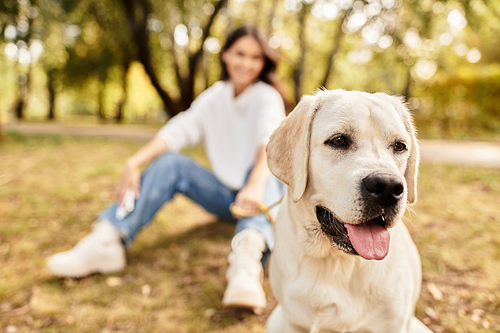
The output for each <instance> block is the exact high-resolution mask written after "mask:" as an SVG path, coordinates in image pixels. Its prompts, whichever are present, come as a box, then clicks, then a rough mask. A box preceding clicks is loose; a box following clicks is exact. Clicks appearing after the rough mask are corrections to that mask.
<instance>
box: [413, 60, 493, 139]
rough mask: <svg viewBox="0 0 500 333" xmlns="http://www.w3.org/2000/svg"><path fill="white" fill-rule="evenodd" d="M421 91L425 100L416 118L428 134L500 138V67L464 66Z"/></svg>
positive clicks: (421, 130) (425, 134) (419, 125)
mask: <svg viewBox="0 0 500 333" xmlns="http://www.w3.org/2000/svg"><path fill="white" fill-rule="evenodd" d="M419 95H420V96H424V97H423V98H422V101H423V104H422V106H421V107H420V108H419V109H418V110H417V112H416V113H415V119H416V122H417V127H418V128H419V131H420V133H421V134H422V135H423V136H424V137H447V138H482V139H485V138H490V139H495V138H496V139H498V138H499V134H500V112H499V110H498V105H500V67H498V66H490V68H489V70H488V71H487V72H486V73H477V72H476V71H475V69H474V68H464V70H462V71H459V72H458V73H456V74H455V75H453V76H446V77H441V78H440V79H439V80H437V81H436V82H435V83H434V84H433V85H432V86H430V87H427V88H425V89H424V90H423V91H422V92H421V93H420V94H419Z"/></svg>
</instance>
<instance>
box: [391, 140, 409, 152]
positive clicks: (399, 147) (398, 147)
mask: <svg viewBox="0 0 500 333" xmlns="http://www.w3.org/2000/svg"><path fill="white" fill-rule="evenodd" d="M394 150H395V151H405V150H406V145H405V144H404V143H402V142H396V143H395V144H394Z"/></svg>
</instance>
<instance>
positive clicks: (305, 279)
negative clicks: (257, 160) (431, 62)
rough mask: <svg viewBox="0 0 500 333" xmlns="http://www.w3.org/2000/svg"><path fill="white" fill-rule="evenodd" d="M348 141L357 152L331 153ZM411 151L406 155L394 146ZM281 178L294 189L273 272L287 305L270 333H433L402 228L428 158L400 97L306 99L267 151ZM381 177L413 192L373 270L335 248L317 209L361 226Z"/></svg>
mask: <svg viewBox="0 0 500 333" xmlns="http://www.w3.org/2000/svg"><path fill="white" fill-rule="evenodd" d="M338 133H340V134H345V133H348V134H349V135H350V137H352V141H353V142H352V145H351V146H350V147H349V149H347V150H338V149H335V148H334V147H333V148H332V147H331V146H329V145H327V144H325V142H326V141H327V140H328V139H329V138H331V137H332V136H333V135H335V134H338ZM395 140H400V141H402V142H404V143H405V144H406V146H407V150H406V151H404V152H402V153H397V152H396V151H395V150H394V141H395ZM267 154H268V164H269V168H270V169H271V171H272V173H273V174H274V175H275V176H276V177H277V178H278V179H280V180H282V181H283V182H284V183H285V184H287V185H288V187H287V193H286V195H285V198H284V200H283V202H282V204H281V207H280V210H279V213H278V217H277V221H276V229H275V233H276V245H275V248H274V249H273V252H272V255H271V262H270V282H271V287H272V290H273V292H274V295H275V296H276V298H277V300H278V303H279V304H278V306H277V308H276V309H275V310H274V311H273V313H272V315H271V316H270V318H269V320H268V324H267V331H268V332H269V333H294V332H381V333H397V332H430V330H429V329H428V328H427V327H425V326H424V325H423V324H422V323H421V322H420V321H419V320H418V319H416V318H415V317H414V310H415V304H416V302H417V299H418V296H419V293H420V285H421V265H420V258H419V255H418V252H417V249H416V247H415V245H414V243H413V241H412V239H411V237H410V235H409V233H408V231H407V229H406V227H405V226H404V224H403V223H402V222H400V221H398V220H400V219H401V217H402V215H403V213H404V210H405V207H406V202H408V203H413V202H415V200H416V178H417V167H418V161H419V150H418V145H417V141H416V139H415V132H414V128H413V125H412V119H411V117H410V115H409V113H408V111H407V108H406V106H405V105H404V103H403V102H402V100H401V99H400V98H398V97H393V96H389V95H386V94H382V93H377V94H369V93H363V92H348V91H344V90H333V91H320V92H318V93H316V94H315V95H314V96H304V97H303V98H302V100H301V102H300V103H299V104H298V105H297V107H296V108H295V110H294V111H293V112H292V113H291V114H290V115H289V116H288V117H287V118H286V119H285V120H284V121H283V122H282V124H281V125H280V127H279V128H278V129H277V130H276V131H275V132H274V134H273V135H272V137H271V139H270V142H269V144H268V148H267ZM373 172H383V173H389V174H392V175H396V176H397V177H399V178H400V179H401V180H402V183H403V184H404V194H403V196H404V197H403V198H402V199H401V200H400V202H399V203H398V205H397V216H395V218H394V219H393V220H392V221H388V227H389V228H390V229H389V232H390V235H391V241H390V247H389V253H388V255H387V256H386V257H385V259H383V260H380V261H374V260H365V259H363V258H361V257H360V256H356V255H351V254H347V253H345V252H343V251H341V250H338V249H336V248H335V247H334V246H332V243H331V241H330V239H329V238H328V236H327V235H326V234H325V233H323V232H322V230H321V226H320V223H319V222H318V219H317V217H316V213H315V207H316V206H317V205H322V206H324V207H326V208H328V209H329V210H330V211H332V212H334V214H335V215H336V216H337V217H338V218H339V220H341V221H342V222H345V223H351V224H356V223H361V222H363V221H361V220H360V219H361V218H362V216H363V213H364V212H363V211H362V210H363V209H362V207H363V205H361V204H360V200H362V198H361V197H360V193H359V192H360V191H359V188H360V186H359V184H360V182H361V181H362V179H363V178H364V177H366V176H367V175H369V174H370V173H373Z"/></svg>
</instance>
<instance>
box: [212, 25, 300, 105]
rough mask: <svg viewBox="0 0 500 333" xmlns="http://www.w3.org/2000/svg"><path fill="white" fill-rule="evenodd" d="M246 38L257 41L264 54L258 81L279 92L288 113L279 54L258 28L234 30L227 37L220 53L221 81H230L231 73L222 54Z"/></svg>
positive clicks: (247, 27) (246, 26)
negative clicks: (279, 75)
mask: <svg viewBox="0 0 500 333" xmlns="http://www.w3.org/2000/svg"><path fill="white" fill-rule="evenodd" d="M245 36H250V37H253V38H254V39H255V40H256V41H257V43H259V45H260V47H261V48H262V51H263V53H264V68H263V69H262V72H260V75H259V77H258V78H257V80H260V81H262V82H265V83H267V84H269V85H271V86H272V87H273V88H274V89H276V90H277V91H278V92H279V94H280V95H281V98H282V99H283V103H284V104H285V109H286V110H287V113H288V111H289V107H290V103H289V102H288V100H287V98H286V97H285V94H284V92H283V87H282V84H281V82H280V81H279V80H278V78H277V76H276V67H277V66H278V60H279V54H278V52H277V51H276V50H274V49H273V48H271V46H269V43H268V40H269V38H267V36H266V35H265V34H264V33H263V32H262V31H261V30H260V29H259V28H258V27H257V26H253V25H244V26H242V27H240V28H238V29H236V30H234V31H233V32H232V33H231V34H229V35H228V36H227V39H226V43H225V44H224V46H223V47H222V50H221V52H220V64H221V75H220V78H221V80H224V81H227V80H229V73H228V72H227V68H226V64H225V63H224V61H223V60H222V54H223V53H224V52H225V51H227V50H228V49H229V48H230V47H231V46H232V45H233V44H234V43H235V42H236V41H237V40H238V39H240V38H242V37H245Z"/></svg>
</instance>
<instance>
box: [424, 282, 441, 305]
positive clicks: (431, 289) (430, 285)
mask: <svg viewBox="0 0 500 333" xmlns="http://www.w3.org/2000/svg"><path fill="white" fill-rule="evenodd" d="M427 290H429V292H430V293H431V295H432V297H433V298H434V299H435V300H436V301H440V300H442V299H443V293H442V292H441V290H439V289H438V287H436V285H435V284H434V283H427Z"/></svg>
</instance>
